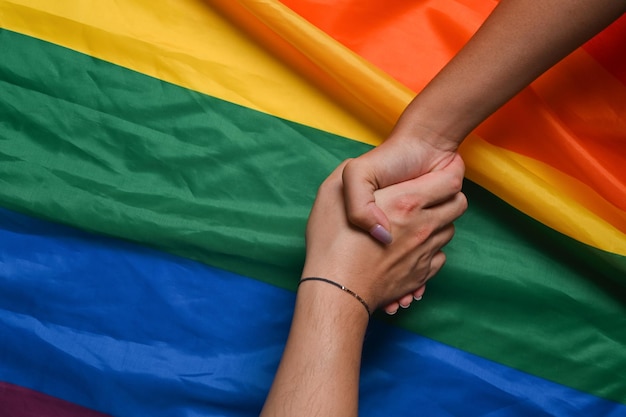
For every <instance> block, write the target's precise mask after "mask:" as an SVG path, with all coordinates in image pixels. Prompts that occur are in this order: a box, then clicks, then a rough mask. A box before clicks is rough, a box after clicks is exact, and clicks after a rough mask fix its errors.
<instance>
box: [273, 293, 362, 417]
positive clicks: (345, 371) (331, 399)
mask: <svg viewBox="0 0 626 417" xmlns="http://www.w3.org/2000/svg"><path fill="white" fill-rule="evenodd" d="M368 320H369V318H368V316H367V314H366V312H365V310H364V309H363V306H362V305H361V304H360V303H359V302H358V301H357V300H356V299H354V298H352V297H351V296H350V295H349V294H346V293H345V292H343V291H341V290H339V289H338V288H335V287H333V286H331V285H329V284H326V283H322V282H317V281H311V282H305V283H303V284H302V285H301V287H300V289H299V290H298V296H297V301H296V309H295V313H294V317H293V322H292V326H291V331H290V333H289V338H288V341H287V345H286V347H285V352H284V354H283V357H282V360H281V363H280V366H279V369H278V372H277V374H276V377H275V380H274V383H273V384H272V388H271V391H270V394H269V395H268V397H267V400H266V403H265V406H264V408H263V412H262V413H261V416H264V417H281V416H302V417H307V416H327V415H338V416H347V417H349V416H355V417H356V415H357V410H358V386H359V370H360V365H361V351H362V344H363V338H364V335H365V330H366V328H367V323H368Z"/></svg>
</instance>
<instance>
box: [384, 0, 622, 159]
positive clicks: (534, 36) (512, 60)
mask: <svg viewBox="0 0 626 417" xmlns="http://www.w3.org/2000/svg"><path fill="white" fill-rule="evenodd" d="M625 11H626V1H624V0H544V1H539V2H538V1H536V0H502V1H501V2H500V4H499V5H498V6H497V7H496V8H495V10H494V12H493V13H492V14H491V16H489V18H488V19H487V20H486V21H485V23H484V24H483V26H482V27H481V28H480V29H479V30H478V31H477V32H476V34H475V35H474V36H473V37H472V39H471V40H470V41H469V42H468V43H467V44H466V46H465V47H464V48H463V49H462V50H461V51H460V52H459V53H458V54H457V55H456V56H455V57H454V58H453V59H452V60H451V61H450V63H449V64H448V65H447V66H446V67H445V68H444V69H443V70H442V71H441V72H440V73H439V74H438V75H437V76H436V77H435V78H434V79H433V80H432V82H431V83H430V84H429V85H428V86H427V87H426V88H425V89H424V90H423V91H422V92H421V93H420V94H418V96H417V97H416V98H415V100H414V101H413V102H412V103H411V105H410V106H409V107H408V108H407V110H406V111H405V113H404V115H403V116H402V118H401V119H400V121H399V122H398V125H397V126H396V129H395V130H394V133H393V135H396V136H409V137H417V136H419V137H421V138H425V139H426V140H431V141H440V140H442V141H447V142H448V143H446V144H445V146H446V148H447V149H448V150H450V149H452V150H453V149H456V147H457V146H458V145H459V144H460V142H461V141H462V140H463V139H464V138H465V137H466V136H467V135H468V134H469V132H470V131H471V130H473V129H474V128H475V127H476V126H477V125H478V124H480V123H481V122H482V121H483V120H484V119H486V118H487V117H488V116H489V115H491V114H492V113H493V112H494V111H495V110H497V109H498V108H499V107H500V106H502V105H503V104H504V103H505V102H506V101H508V100H509V99H510V98H512V97H513V96H514V95H515V94H517V93H518V92H519V91H520V90H521V89H523V88H524V87H525V86H527V85H528V84H529V83H530V82H532V81H533V80H534V79H535V78H536V77H538V76H539V75H541V74H542V73H543V72H545V71H546V70H547V69H549V68H550V67H551V66H553V65H554V64H556V63H557V62H558V61H559V60H561V59H562V58H564V57H565V56H566V55H568V54H569V53H570V52H572V51H573V50H574V49H575V48H577V47H579V46H580V45H582V44H583V43H584V42H585V41H587V40H588V39H589V38H591V37H592V36H593V35H595V34H597V33H598V32H600V31H601V30H602V29H603V28H605V27H606V26H608V25H609V24H610V23H611V22H612V21H614V20H615V19H617V18H618V17H619V16H620V15H621V14H623V13H624V12H625Z"/></svg>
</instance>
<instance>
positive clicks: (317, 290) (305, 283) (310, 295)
mask: <svg viewBox="0 0 626 417" xmlns="http://www.w3.org/2000/svg"><path fill="white" fill-rule="evenodd" d="M298 303H300V304H302V305H303V306H304V308H305V309H306V310H307V316H309V317H314V316H316V315H320V316H323V317H324V319H323V320H330V321H335V320H347V321H346V322H347V323H351V326H356V330H358V329H359V328H360V327H362V328H363V329H365V328H366V327H367V324H368V322H369V319H370V316H371V313H372V312H373V309H372V308H373V307H371V305H370V304H369V303H368V301H367V300H366V299H365V298H363V297H362V296H361V295H360V294H358V293H357V292H356V291H353V290H352V289H350V288H349V287H346V286H344V285H343V284H342V283H341V282H340V281H336V280H331V279H327V278H322V277H305V278H302V280H301V281H300V284H299V286H298ZM316 321H317V319H316Z"/></svg>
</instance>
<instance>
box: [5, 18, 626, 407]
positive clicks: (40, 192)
mask: <svg viewBox="0 0 626 417" xmlns="http://www.w3.org/2000/svg"><path fill="white" fill-rule="evenodd" d="M0 47H1V48H2V51H3V57H2V60H0V95H1V97H2V100H0V114H1V115H2V116H1V119H0V141H1V142H0V190H1V191H0V194H1V195H0V204H1V205H3V206H5V207H7V208H10V209H14V210H19V211H22V212H26V213H29V214H32V215H36V216H40V217H44V218H47V219H51V220H55V221H60V222H63V223H68V224H72V225H75V226H78V227H82V228H85V229H88V230H92V231H96V232H100V233H106V234H109V235H114V236H119V237H123V238H127V239H132V240H135V241H139V242H143V243H146V244H149V245H152V246H156V247H157V248H160V249H163V250H166V251H169V252H172V253H176V254H179V255H183V256H186V257H190V258H193V259H197V260H200V261H203V262H206V263H209V264H211V265H214V266H217V267H220V268H224V269H228V270H231V271H234V272H237V273H240V274H244V275H247V276H250V277H254V278H256V279H260V280H263V281H266V282H269V283H272V284H275V285H278V286H281V287H285V288H289V289H294V288H295V282H296V280H297V277H298V276H299V272H300V268H301V265H302V260H303V253H304V240H303V235H304V228H305V224H306V218H307V215H308V211H309V209H310V206H311V203H312V201H313V199H314V196H315V192H316V189H317V186H318V185H319V183H320V182H321V181H322V180H323V179H324V178H325V177H326V175H327V174H328V173H329V172H330V171H331V170H332V169H333V168H334V167H335V166H336V165H337V164H338V163H339V162H340V161H341V160H343V159H345V158H347V157H352V156H356V155H359V154H361V153H363V152H364V151H366V150H368V149H369V146H367V145H364V144H362V143H359V142H355V141H351V140H347V139H345V138H339V137H336V136H333V135H330V134H327V133H324V132H321V131H319V130H315V129H311V128H308V127H306V126H302V125H298V124H295V123H291V122H288V121H285V120H282V119H278V118H276V117H272V116H268V115H266V114H262V113H259V112H255V111H252V110H249V109H246V108H243V107H239V106H236V105H233V104H230V103H227V102H224V101H220V100H217V99H215V98H211V97H208V96H205V95H202V94H198V93H196V92H193V91H189V90H186V89H183V88H180V87H177V86H174V85H171V84H167V83H165V82H162V81H160V80H157V79H154V78H150V77H147V76H144V75H141V74H138V73H135V72H132V71H129V70H127V69H123V68H120V67H117V66H115V65H112V64H109V63H106V62H102V61H99V60H97V59H94V58H91V57H88V56H85V55H82V54H79V53H76V52H73V51H70V50H67V49H64V48H61V47H58V46H54V45H51V44H48V43H45V42H42V41H38V40H35V39H32V38H29V37H25V36H22V35H18V34H15V33H12V32H9V31H6V30H5V31H2V32H0ZM465 189H466V192H467V194H468V197H469V200H470V209H469V211H468V213H467V214H466V215H465V216H464V217H463V218H462V219H461V220H459V221H458V223H457V236H456V237H455V240H454V241H453V242H452V243H451V244H450V245H449V247H448V249H447V254H448V256H449V261H448V264H447V265H446V267H445V268H444V270H443V271H442V273H441V274H440V275H439V276H438V277H437V278H436V279H435V280H433V281H432V283H431V284H429V288H428V291H427V293H426V297H425V299H424V301H422V302H420V303H419V307H414V308H412V309H411V310H409V311H402V312H401V313H400V314H399V315H398V316H397V317H395V318H393V319H390V320H391V321H392V322H393V323H395V324H397V325H400V326H403V327H405V328H408V329H411V330H413V331H416V332H418V333H421V334H423V335H426V336H429V337H432V338H434V339H437V340H439V341H442V342H444V343H448V344H451V345H454V346H456V347H459V348H461V349H464V350H466V351H470V352H474V353H476V354H478V355H481V356H484V357H487V358H490V359H492V360H495V361H497V362H500V363H503V364H506V365H509V366H512V367H514V368H517V369H521V370H524V371H526V372H529V373H532V374H535V375H539V376H543V377H545V378H547V379H550V380H553V381H556V382H559V383H561V384H564V385H568V386H571V387H574V388H577V389H580V390H583V391H587V392H590V393H592V394H595V395H599V396H602V397H605V398H609V399H613V400H617V401H619V402H623V403H626V381H625V380H624V376H623V372H621V370H623V369H626V350H625V349H624V346H626V332H624V331H623V329H624V328H626V321H625V320H626V302H625V301H626V289H625V287H624V285H623V282H624V280H623V276H624V271H626V259H625V258H623V257H619V256H611V255H607V254H602V253H600V252H597V251H593V250H591V249H589V248H587V247H585V246H583V245H580V244H578V243H576V242H573V241H571V240H570V239H567V238H565V237H564V236H562V235H559V234H557V233H555V232H553V231H551V230H549V229H547V228H545V227H544V226H542V225H540V224H538V223H537V222H535V221H533V220H532V219H529V218H528V217H526V216H523V215H521V214H520V213H518V212H517V211H515V210H513V209H512V208H511V207H509V206H507V205H505V204H504V203H502V202H501V201H500V200H498V199H497V198H495V197H494V196H493V195H491V194H490V193H488V192H485V191H484V190H482V189H480V188H479V187H477V186H475V185H473V184H471V183H468V184H467V185H466V188H465ZM601 256H606V257H611V258H612V261H613V262H612V263H611V262H606V261H604V260H601V258H600V257H601ZM615 266H617V267H615ZM620 281H621V283H619V282H620ZM415 371H416V372H419V370H415Z"/></svg>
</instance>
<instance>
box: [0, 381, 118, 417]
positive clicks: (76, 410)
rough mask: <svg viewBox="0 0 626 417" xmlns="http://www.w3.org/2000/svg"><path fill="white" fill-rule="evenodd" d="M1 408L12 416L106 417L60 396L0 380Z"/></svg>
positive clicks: (4, 412) (7, 414) (4, 413)
mask: <svg viewBox="0 0 626 417" xmlns="http://www.w3.org/2000/svg"><path fill="white" fill-rule="evenodd" d="M0 410H1V411H2V415H3V416H11V417H106V416H107V415H106V414H102V413H99V412H97V411H93V410H90V409H88V408H85V407H82V406H80V405H77V404H74V403H70V402H68V401H65V400H62V399H60V398H56V397H51V396H49V395H47V394H43V393H41V392H38V391H33V390H31V389H28V388H24V387H20V386H17V385H13V384H9V383H6V382H0Z"/></svg>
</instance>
